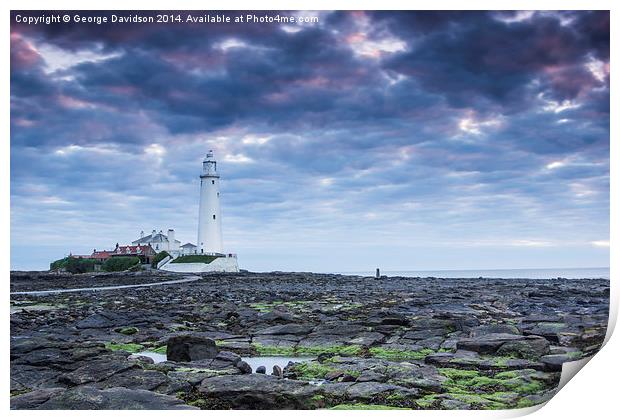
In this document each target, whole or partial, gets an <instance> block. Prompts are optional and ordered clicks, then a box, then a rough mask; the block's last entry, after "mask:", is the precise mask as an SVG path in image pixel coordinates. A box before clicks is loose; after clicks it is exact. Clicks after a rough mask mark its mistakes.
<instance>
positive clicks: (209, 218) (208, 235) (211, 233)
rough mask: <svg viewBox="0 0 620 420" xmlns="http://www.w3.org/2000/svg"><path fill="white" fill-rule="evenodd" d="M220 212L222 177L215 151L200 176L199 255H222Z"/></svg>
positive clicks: (211, 153) (208, 155)
mask: <svg viewBox="0 0 620 420" xmlns="http://www.w3.org/2000/svg"><path fill="white" fill-rule="evenodd" d="M221 216H222V215H221V211H220V176H219V174H218V173H217V162H216V161H215V159H214V157H213V150H209V153H207V156H206V157H205V158H204V160H203V162H202V173H201V174H200V207H199V210H198V246H197V248H198V253H200V254H221V253H222V252H223V249H224V247H223V244H222V217H221Z"/></svg>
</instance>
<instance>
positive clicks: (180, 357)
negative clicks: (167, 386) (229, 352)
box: [166, 335, 218, 362]
mask: <svg viewBox="0 0 620 420" xmlns="http://www.w3.org/2000/svg"><path fill="white" fill-rule="evenodd" d="M217 354H218V350H217V346H216V345H215V341H213V340H211V339H210V338H205V337H195V336H190V335H180V336H176V337H171V338H169V339H168V345H167V350H166V356H167V358H168V360H170V361H173V362H191V361H193V360H204V359H213V358H214V357H216V356H217Z"/></svg>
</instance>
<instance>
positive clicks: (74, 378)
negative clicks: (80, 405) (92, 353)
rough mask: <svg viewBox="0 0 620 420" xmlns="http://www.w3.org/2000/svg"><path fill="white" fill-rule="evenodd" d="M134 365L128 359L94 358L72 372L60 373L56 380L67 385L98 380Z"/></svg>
mask: <svg viewBox="0 0 620 420" xmlns="http://www.w3.org/2000/svg"><path fill="white" fill-rule="evenodd" d="M135 366H136V365H135V364H134V363H131V362H129V361H115V360H107V359H104V360H94V361H91V362H89V363H87V364H85V365H83V366H81V367H80V368H78V369H75V370H74V371H72V372H69V373H65V374H62V375H60V376H59V377H58V381H59V382H60V383H63V384H66V385H69V386H76V385H83V384H87V383H90V382H99V381H102V380H104V379H106V378H109V377H110V376H112V375H115V374H117V373H120V372H123V371H125V370H128V369H131V368H133V367H135Z"/></svg>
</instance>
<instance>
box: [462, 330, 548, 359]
mask: <svg viewBox="0 0 620 420" xmlns="http://www.w3.org/2000/svg"><path fill="white" fill-rule="evenodd" d="M508 342H522V343H524V345H530V346H532V347H535V348H537V349H542V348H545V346H546V348H547V350H548V348H549V343H548V342H547V340H545V339H544V338H542V337H537V336H532V335H527V336H523V335H516V334H505V333H492V334H487V335H483V336H478V337H472V338H464V339H461V340H459V341H458V342H457V344H456V348H457V349H459V350H469V351H475V352H477V353H480V354H495V352H497V350H498V349H499V348H500V347H501V346H502V345H503V344H505V343H508Z"/></svg>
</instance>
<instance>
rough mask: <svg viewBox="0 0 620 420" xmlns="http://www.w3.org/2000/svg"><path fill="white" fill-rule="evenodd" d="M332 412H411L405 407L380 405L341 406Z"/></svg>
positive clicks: (332, 408) (334, 408) (333, 408)
mask: <svg viewBox="0 0 620 420" xmlns="http://www.w3.org/2000/svg"><path fill="white" fill-rule="evenodd" d="M330 410H409V409H408V408H403V407H391V406H389V405H379V404H339V405H336V406H334V407H331V408H330Z"/></svg>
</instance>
